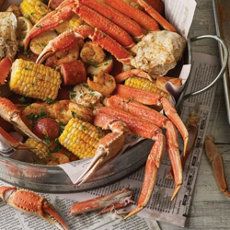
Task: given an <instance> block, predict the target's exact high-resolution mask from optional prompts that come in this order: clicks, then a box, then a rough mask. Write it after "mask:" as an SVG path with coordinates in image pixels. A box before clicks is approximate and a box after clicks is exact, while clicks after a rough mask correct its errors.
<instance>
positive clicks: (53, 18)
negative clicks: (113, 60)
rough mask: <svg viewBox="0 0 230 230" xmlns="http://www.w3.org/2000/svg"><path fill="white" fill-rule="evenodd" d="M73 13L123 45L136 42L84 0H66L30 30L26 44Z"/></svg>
mask: <svg viewBox="0 0 230 230" xmlns="http://www.w3.org/2000/svg"><path fill="white" fill-rule="evenodd" d="M73 14H77V15H78V16H79V17H80V18H81V19H82V20H83V21H85V22H86V23H87V24H89V25H90V26H92V27H95V28H97V29H99V30H101V31H102V32H104V33H106V34H107V35H109V36H111V37H112V38H113V39H115V40H116V41H118V42H119V43H120V44H121V45H123V46H125V47H128V48H131V47H132V46H133V45H134V42H133V40H132V38H131V36H130V35H129V34H128V33H127V32H126V31H125V30H123V29H122V28H120V27H119V26H117V25H116V24H114V23H113V22H112V21H110V20H109V19H107V18H106V17H104V16H102V15H101V14H99V13H98V12H96V11H95V10H93V9H91V8H89V7H87V6H86V5H84V4H83V3H82V1H80V0H79V1H77V0H75V1H74V0H72V1H71V0H66V1H64V2H63V3H61V4H60V5H59V7H58V8H57V9H56V10H55V11H51V12H50V13H49V14H47V15H46V16H45V17H43V18H42V19H41V20H40V21H39V22H38V23H37V24H36V25H35V26H34V27H33V28H32V30H31V31H30V33H29V34H28V35H27V37H26V38H25V40H24V45H25V47H27V46H28V45H29V43H30V41H31V39H33V38H34V37H36V36H38V35H39V34H42V33H44V32H45V31H49V30H51V29H54V28H55V27H56V26H58V25H59V24H61V23H62V22H63V21H65V20H67V19H69V18H70V17H71V16H72V15H73Z"/></svg>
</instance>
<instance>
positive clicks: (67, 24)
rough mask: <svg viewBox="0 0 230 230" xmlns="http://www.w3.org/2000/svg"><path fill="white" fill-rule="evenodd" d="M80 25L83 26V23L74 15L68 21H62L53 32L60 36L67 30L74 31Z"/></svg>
mask: <svg viewBox="0 0 230 230" xmlns="http://www.w3.org/2000/svg"><path fill="white" fill-rule="evenodd" d="M82 24H83V21H82V20H81V18H80V17H78V16H77V15H74V16H73V17H72V18H70V19H69V20H67V21H64V22H63V23H61V24H60V25H59V26H57V27H56V28H55V31H56V32H58V33H59V34H61V33H63V32H65V31H67V30H74V29H76V28H77V27H79V26H80V25H82Z"/></svg>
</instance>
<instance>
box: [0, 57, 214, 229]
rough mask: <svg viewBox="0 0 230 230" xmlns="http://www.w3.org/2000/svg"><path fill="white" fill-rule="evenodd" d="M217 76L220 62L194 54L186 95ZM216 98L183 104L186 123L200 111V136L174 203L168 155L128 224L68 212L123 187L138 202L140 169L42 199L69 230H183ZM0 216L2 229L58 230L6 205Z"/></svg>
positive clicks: (115, 218) (206, 95)
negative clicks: (170, 229) (168, 228)
mask: <svg viewBox="0 0 230 230" xmlns="http://www.w3.org/2000/svg"><path fill="white" fill-rule="evenodd" d="M217 72H218V60H217V58H216V57H215V56H210V55H207V54H202V53H194V54H193V63H192V70H191V75H190V77H191V78H192V79H193V80H192V81H191V84H190V85H189V87H188V90H187V91H188V92H189V91H193V90H195V89H197V88H198V87H203V86H204V85H206V84H207V82H210V81H211V80H212V79H213V78H214V77H215V76H216V74H217ZM214 96H215V87H213V88H212V89H211V90H209V91H207V92H205V93H203V94H201V95H198V96H195V97H193V98H190V99H188V101H186V102H185V103H184V104H183V108H182V114H181V116H182V119H183V120H184V121H186V120H187V118H188V116H189V114H190V113H191V112H192V111H193V110H194V108H197V106H198V107H199V116H200V121H199V132H198V137H197V140H196V143H195V148H194V150H193V151H192V153H191V155H190V157H189V159H188V161H187V163H186V166H185V170H184V172H183V178H184V179H183V180H184V181H183V185H182V188H181V190H180V192H179V194H178V196H177V197H176V198H175V200H174V201H171V195H172V192H173V186H174V183H173V180H172V179H170V178H168V177H167V176H166V175H167V174H168V172H169V169H170V162H169V160H168V157H167V154H165V157H164V159H163V160H162V163H161V167H160V169H159V173H158V179H157V184H156V187H155V189H154V193H153V195H152V197H151V199H150V202H149V204H148V205H147V207H146V208H145V209H144V210H143V211H142V212H140V213H139V214H138V215H137V216H135V217H133V218H131V219H128V220H126V221H124V220H123V219H122V218H121V217H119V216H117V215H116V214H115V213H112V214H111V213H109V214H105V215H99V214H97V213H91V214H87V215H81V216H78V217H74V216H70V215H69V214H68V213H69V211H68V210H69V208H70V206H71V204H72V203H73V202H76V201H83V200H87V199H90V198H93V197H95V196H98V195H105V194H108V193H110V192H112V191H115V190H117V189H119V188H124V187H129V188H131V189H132V190H133V191H134V192H135V200H136V198H137V197H138V193H139V191H140V188H141V184H142V179H143V173H144V168H141V169H140V170H138V171H137V172H135V173H133V174H132V175H130V176H129V177H126V178H124V179H122V180H120V181H118V182H116V183H114V184H112V185H109V186H104V187H102V188H98V189H93V190H90V191H87V192H80V193H71V194H42V195H44V196H45V197H46V198H47V199H48V200H49V201H50V202H51V203H52V204H53V205H54V207H55V208H56V209H57V210H58V211H59V212H60V213H61V214H62V216H63V217H64V218H65V220H66V221H67V223H68V225H69V227H70V229H79V230H80V229H87V230H95V229H100V230H107V229H108V230H113V229H114V230H115V229H116V230H117V229H118V230H119V229H121V230H122V229H127V230H128V229H130V230H131V229H132V230H133V229H146V230H148V229H149V230H150V229H156V230H157V229H160V228H159V226H158V225H157V222H156V221H155V220H159V221H166V222H169V223H171V224H175V225H178V226H182V227H183V226H185V223H186V218H187V216H188V211H189V207H190V204H191V199H192V194H193V190H194V186H195V181H196V177H197V172H198V168H199V165H200V158H201V155H202V143H203V140H204V136H205V132H206V129H207V126H208V120H209V116H210V111H211V108H212V104H213V101H214ZM181 148H182V146H181ZM1 184H5V183H1ZM127 211H128V210H127ZM0 216H1V226H0V229H7V230H8V229H15V230H18V229H24V230H27V229H28V230H29V229H36V230H38V229H41V230H42V229H48V230H51V229H52V230H53V229H56V228H55V227H54V226H53V225H50V224H49V223H47V222H45V221H44V220H42V219H40V218H38V217H35V216H31V215H27V214H24V213H21V212H18V211H16V210H14V209H12V208H9V207H8V206H6V205H5V204H3V202H1V203H0Z"/></svg>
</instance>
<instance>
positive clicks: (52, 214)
mask: <svg viewBox="0 0 230 230" xmlns="http://www.w3.org/2000/svg"><path fill="white" fill-rule="evenodd" d="M0 198H1V199H2V200H3V201H4V202H6V203H7V204H8V205H10V206H11V207H13V208H15V209H18V210H21V211H24V212H27V213H32V214H35V215H37V216H39V217H42V218H44V219H46V220H47V221H49V222H51V223H54V224H55V225H57V227H58V228H59V229H68V226H67V224H66V223H65V221H64V220H63V218H62V217H61V216H60V215H59V214H58V213H57V212H56V211H55V209H54V208H53V207H52V206H51V205H50V204H49V203H48V201H47V200H46V199H45V198H44V197H42V196H40V195H38V194H37V193H35V192H32V191H29V190H25V189H19V188H16V187H11V186H1V187H0Z"/></svg>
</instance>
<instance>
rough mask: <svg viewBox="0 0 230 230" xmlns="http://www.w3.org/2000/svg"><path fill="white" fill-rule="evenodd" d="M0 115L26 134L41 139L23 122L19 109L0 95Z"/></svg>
mask: <svg viewBox="0 0 230 230" xmlns="http://www.w3.org/2000/svg"><path fill="white" fill-rule="evenodd" d="M0 117H2V118H3V119H4V120H6V121H8V122H10V123H12V124H13V125H15V126H16V127H17V128H18V129H20V130H21V131H22V132H23V133H25V134H26V135H27V136H29V137H31V138H34V139H36V140H38V141H41V139H40V138H39V137H37V136H36V135H35V134H34V133H33V132H32V131H31V130H30V129H29V128H28V127H27V125H26V124H25V123H24V121H23V120H22V118H21V111H20V110H19V109H18V108H17V107H16V106H15V105H14V103H13V102H11V101H10V100H9V99H7V98H4V97H0Z"/></svg>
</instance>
